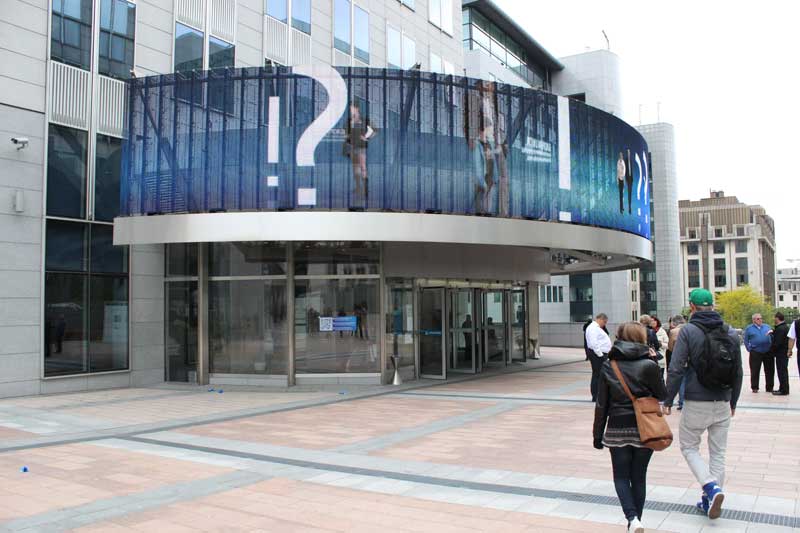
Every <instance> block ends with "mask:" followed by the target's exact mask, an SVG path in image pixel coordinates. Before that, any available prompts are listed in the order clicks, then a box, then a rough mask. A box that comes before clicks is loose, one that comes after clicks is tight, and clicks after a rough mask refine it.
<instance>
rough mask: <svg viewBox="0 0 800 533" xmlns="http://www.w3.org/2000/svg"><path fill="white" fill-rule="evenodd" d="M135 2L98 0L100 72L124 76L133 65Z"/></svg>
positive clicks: (127, 76) (107, 74) (128, 73)
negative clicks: (99, 0)
mask: <svg viewBox="0 0 800 533" xmlns="http://www.w3.org/2000/svg"><path fill="white" fill-rule="evenodd" d="M135 24H136V5H135V4H131V3H129V2H127V1H126V0H101V3H100V46H99V48H100V51H99V52H100V56H99V57H100V62H99V63H98V71H99V72H100V74H104V75H106V76H111V77H112V78H119V79H128V78H130V75H131V74H130V72H131V69H132V68H133V45H134V26H135Z"/></svg>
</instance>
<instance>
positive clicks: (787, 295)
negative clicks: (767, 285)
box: [777, 260, 800, 312]
mask: <svg viewBox="0 0 800 533" xmlns="http://www.w3.org/2000/svg"><path fill="white" fill-rule="evenodd" d="M790 262H792V263H797V260H794V261H790ZM777 306H778V307H790V308H792V309H794V310H795V312H798V311H800V268H797V267H789V268H779V269H778V303H777Z"/></svg>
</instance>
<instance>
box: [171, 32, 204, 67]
mask: <svg viewBox="0 0 800 533" xmlns="http://www.w3.org/2000/svg"><path fill="white" fill-rule="evenodd" d="M202 68H203V32H201V31H199V30H196V29H194V28H190V27H189V26H185V25H183V24H180V23H176V24H175V72H191V71H193V70H201V69H202Z"/></svg>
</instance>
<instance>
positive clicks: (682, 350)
mask: <svg viewBox="0 0 800 533" xmlns="http://www.w3.org/2000/svg"><path fill="white" fill-rule="evenodd" d="M698 325H701V326H703V327H705V328H707V329H714V328H718V327H720V326H724V327H725V328H727V330H728V335H729V336H730V337H731V339H733V340H735V341H736V344H737V345H741V340H740V339H739V334H738V333H736V330H735V329H733V328H732V327H730V326H728V325H726V324H725V323H724V322H723V321H722V317H721V316H719V313H717V312H716V311H695V312H694V314H692V318H691V319H689V323H688V324H686V325H685V326H683V327H682V328H681V331H680V333H678V339H677V340H676V341H675V347H674V349H673V350H672V359H671V361H670V363H669V374H668V377H667V400H666V401H665V402H664V405H666V406H672V400H673V399H674V398H675V395H676V394H677V393H678V389H679V388H680V386H681V380H682V379H683V378H684V376H685V377H686V391H685V394H684V398H685V399H686V400H689V401H701V402H714V401H717V402H718V401H726V402H730V404H731V409H736V403H737V402H738V401H739V394H740V393H741V391H742V360H741V354H738V358H739V363H738V365H737V368H738V371H737V372H736V379H735V380H734V383H733V386H732V387H731V388H730V389H726V390H718V391H712V390H709V389H707V388H705V387H704V386H703V385H702V384H701V383H700V381H699V380H698V379H697V374H696V373H695V371H694V369H693V368H692V365H691V364H689V363H690V361H693V360H696V359H697V358H698V357H700V355H701V354H702V353H703V350H704V349H705V343H706V340H705V333H704V332H703V330H702V329H700V328H699V327H698Z"/></svg>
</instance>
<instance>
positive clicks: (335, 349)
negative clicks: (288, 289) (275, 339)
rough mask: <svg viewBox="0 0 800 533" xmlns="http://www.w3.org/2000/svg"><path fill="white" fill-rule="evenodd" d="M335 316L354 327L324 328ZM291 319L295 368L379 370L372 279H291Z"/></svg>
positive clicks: (303, 370)
mask: <svg viewBox="0 0 800 533" xmlns="http://www.w3.org/2000/svg"><path fill="white" fill-rule="evenodd" d="M335 317H339V318H342V317H351V320H352V323H354V324H355V329H353V330H334V331H325V327H324V325H325V323H326V322H328V321H326V320H322V319H325V318H331V319H332V318H335ZM294 320H295V328H296V329H295V367H296V371H297V373H298V374H328V373H354V372H355V373H359V372H361V373H373V372H379V371H380V350H379V348H378V344H377V341H378V338H379V335H380V334H379V331H380V330H379V329H378V324H379V314H378V280H354V279H330V280H324V279H323V280H314V279H309V280H297V281H296V284H295V317H294Z"/></svg>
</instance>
